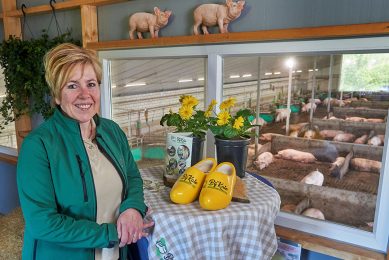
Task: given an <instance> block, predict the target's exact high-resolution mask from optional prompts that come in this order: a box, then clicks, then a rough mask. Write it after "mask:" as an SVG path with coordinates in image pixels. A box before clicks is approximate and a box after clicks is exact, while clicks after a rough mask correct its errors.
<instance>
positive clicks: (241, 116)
mask: <svg viewBox="0 0 389 260" xmlns="http://www.w3.org/2000/svg"><path fill="white" fill-rule="evenodd" d="M235 103H236V99H235V98H233V97H230V98H228V99H226V100H225V101H223V102H222V103H221V104H220V106H219V108H220V112H219V113H218V114H216V117H210V119H209V122H210V124H209V129H210V130H211V131H212V133H213V134H214V135H215V137H217V138H221V139H227V140H228V139H246V138H249V137H250V136H251V135H252V133H251V131H250V130H251V128H252V127H253V125H251V123H250V117H253V116H254V113H253V112H252V111H251V110H249V109H239V110H238V111H237V112H236V113H235V115H232V111H233V110H234V106H235ZM212 104H213V106H215V105H216V102H215V101H212V103H211V105H212ZM211 105H210V106H211ZM213 106H212V108H211V109H213Z"/></svg>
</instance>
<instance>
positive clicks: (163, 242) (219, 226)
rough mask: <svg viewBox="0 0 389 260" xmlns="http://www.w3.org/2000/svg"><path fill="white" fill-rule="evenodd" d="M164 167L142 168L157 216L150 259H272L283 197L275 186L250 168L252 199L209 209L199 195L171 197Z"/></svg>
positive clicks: (248, 179)
mask: <svg viewBox="0 0 389 260" xmlns="http://www.w3.org/2000/svg"><path fill="white" fill-rule="evenodd" d="M163 171H164V168H163V167H162V166H157V167H151V168H146V169H142V170H141V175H142V178H143V181H144V192H145V200H146V204H147V205H148V206H149V207H151V208H152V210H153V212H152V214H151V217H152V219H153V220H154V222H155V226H154V228H153V230H152V232H151V234H150V235H149V237H148V238H147V239H148V241H149V247H148V254H149V258H150V259H165V260H167V259H176V260H181V259H184V260H186V259H212V260H213V259H223V260H225V259H233V260H238V259H245V260H247V259H255V260H262V259H271V257H272V256H273V255H274V253H275V251H276V249H277V238H276V233H275V229H274V220H275V218H276V215H277V214H278V212H279V209H280V203H281V200H280V196H279V195H278V193H277V191H276V190H274V189H273V188H271V187H269V186H268V185H266V184H264V183H262V182H261V181H259V180H257V179H256V178H254V177H253V176H251V175H250V174H246V177H244V178H243V181H244V182H245V183H246V186H247V189H248V197H249V199H250V203H239V202H231V204H230V205H229V206H228V207H227V208H226V209H223V210H219V211H206V210H203V209H202V208H201V207H200V205H199V202H198V201H197V200H196V201H195V202H193V203H191V204H188V205H178V204H174V203H173V202H171V201H170V198H169V192H170V188H168V187H165V186H164V184H163V181H162V176H163Z"/></svg>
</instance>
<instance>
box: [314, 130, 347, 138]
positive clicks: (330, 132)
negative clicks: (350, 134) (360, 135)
mask: <svg viewBox="0 0 389 260" xmlns="http://www.w3.org/2000/svg"><path fill="white" fill-rule="evenodd" d="M319 133H320V135H321V136H322V137H323V138H325V139H333V138H334V137H335V136H336V135H338V134H344V132H343V131H341V130H321V131H320V132H319Z"/></svg>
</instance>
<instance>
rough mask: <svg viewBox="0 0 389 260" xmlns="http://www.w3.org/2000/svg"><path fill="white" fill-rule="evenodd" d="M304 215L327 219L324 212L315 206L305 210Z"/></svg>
mask: <svg viewBox="0 0 389 260" xmlns="http://www.w3.org/2000/svg"><path fill="white" fill-rule="evenodd" d="M302 215H303V216H307V217H311V218H317V219H322V220H325V217H324V214H323V212H321V211H320V210H319V209H315V208H308V209H306V210H304V212H303V213H302Z"/></svg>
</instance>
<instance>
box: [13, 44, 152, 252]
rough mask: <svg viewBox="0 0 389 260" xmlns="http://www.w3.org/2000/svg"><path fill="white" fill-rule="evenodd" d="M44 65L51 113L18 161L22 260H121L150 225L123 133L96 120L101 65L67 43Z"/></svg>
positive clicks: (91, 55) (52, 52) (50, 54)
mask: <svg viewBox="0 0 389 260" xmlns="http://www.w3.org/2000/svg"><path fill="white" fill-rule="evenodd" d="M44 66H45V71H46V74H45V76H46V81H47V83H48V85H49V87H50V89H51V92H52V97H53V100H54V101H55V104H56V105H57V107H56V110H55V112H54V115H53V116H52V117H51V118H50V119H48V120H47V121H46V122H44V123H43V124H42V125H40V127H39V128H37V129H36V130H34V131H33V132H32V133H31V134H29V135H28V136H27V137H26V138H25V140H24V142H23V145H22V148H21V151H20V154H19V159H18V165H17V181H18V190H19V196H20V202H21V207H22V211H23V215H24V219H25V223H26V224H25V234H24V246H23V252H22V256H23V259H56V258H60V259H72V260H74V259H83V260H85V259H118V258H119V256H120V258H121V259H125V258H126V257H125V256H126V247H125V246H126V245H127V244H131V243H135V242H137V240H139V239H141V238H142V237H144V236H146V235H147V234H146V233H145V232H144V231H143V230H144V229H145V228H148V227H150V226H152V225H153V223H149V224H144V223H143V217H144V216H145V214H146V205H145V203H144V198H143V182H142V179H141V177H140V174H139V170H138V168H137V166H136V164H135V161H134V159H133V157H132V154H131V151H130V149H129V146H128V142H127V138H126V136H125V134H124V133H123V131H122V130H121V129H120V127H119V126H118V125H117V124H116V123H114V122H113V121H110V120H107V119H104V118H101V117H99V116H98V114H97V113H98V112H99V109H100V88H99V84H100V81H101V65H100V63H99V61H98V59H97V57H96V55H95V54H94V53H93V52H91V51H89V50H85V49H82V48H80V47H78V46H75V45H73V44H69V43H65V44H61V45H59V46H57V47H55V48H53V49H52V50H50V51H49V52H48V53H47V54H46V56H45V58H44ZM119 248H120V250H119Z"/></svg>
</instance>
